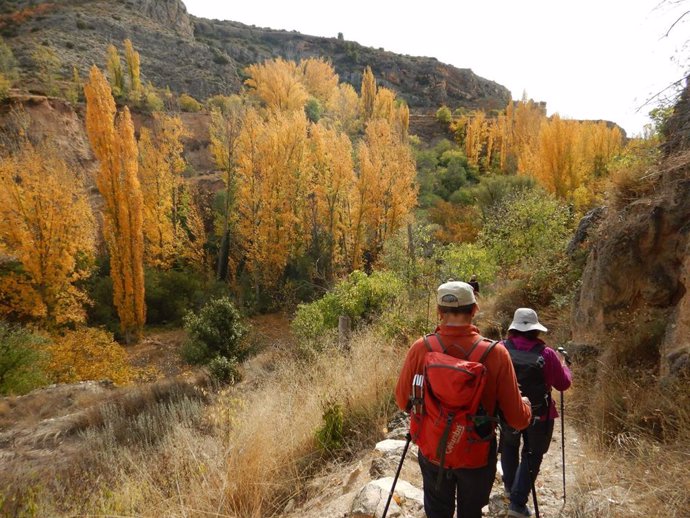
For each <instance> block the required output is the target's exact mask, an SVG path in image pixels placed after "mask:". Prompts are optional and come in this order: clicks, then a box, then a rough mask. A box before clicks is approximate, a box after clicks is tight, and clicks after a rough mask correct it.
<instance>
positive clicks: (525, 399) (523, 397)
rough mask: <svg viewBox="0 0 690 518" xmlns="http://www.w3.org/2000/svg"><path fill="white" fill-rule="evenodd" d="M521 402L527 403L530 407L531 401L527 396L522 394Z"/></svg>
mask: <svg viewBox="0 0 690 518" xmlns="http://www.w3.org/2000/svg"><path fill="white" fill-rule="evenodd" d="M522 402H523V403H525V404H526V405H528V406H529V407H530V408H532V403H530V402H529V398H526V397H525V396H522Z"/></svg>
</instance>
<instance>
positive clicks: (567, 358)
mask: <svg viewBox="0 0 690 518" xmlns="http://www.w3.org/2000/svg"><path fill="white" fill-rule="evenodd" d="M557 350H558V352H559V353H560V354H561V355H562V356H563V358H564V359H565V363H566V365H568V367H570V356H568V351H566V350H565V348H563V347H559V348H558V349H557ZM560 392H561V462H562V463H563V505H565V417H564V416H565V399H564V397H563V391H562V390H561V391H560Z"/></svg>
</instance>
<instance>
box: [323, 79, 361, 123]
mask: <svg viewBox="0 0 690 518" xmlns="http://www.w3.org/2000/svg"><path fill="white" fill-rule="evenodd" d="M326 109H327V120H328V124H329V125H331V126H334V127H336V128H338V129H340V130H341V131H344V132H345V133H347V134H348V135H354V134H355V133H357V131H358V130H359V128H360V127H361V123H360V119H359V96H358V95H357V92H355V89H354V88H353V87H352V85H350V84H347V83H340V85H338V90H337V91H336V93H335V94H334V95H333V97H331V99H330V101H329V102H328V104H327V106H326Z"/></svg>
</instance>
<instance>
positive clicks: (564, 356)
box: [556, 347, 570, 367]
mask: <svg viewBox="0 0 690 518" xmlns="http://www.w3.org/2000/svg"><path fill="white" fill-rule="evenodd" d="M556 350H557V351H558V359H559V360H561V365H563V366H564V367H565V366H566V365H568V366H570V356H568V351H566V350H565V349H564V348H563V347H559V348H558V349H556Z"/></svg>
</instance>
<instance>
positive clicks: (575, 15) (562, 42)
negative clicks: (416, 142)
mask: <svg viewBox="0 0 690 518" xmlns="http://www.w3.org/2000/svg"><path fill="white" fill-rule="evenodd" d="M183 1H184V3H185V4H186V6H187V9H188V11H189V12H190V13H191V14H193V15H195V16H200V17H204V18H217V19H221V20H234V21H238V22H242V23H245V24H249V25H252V24H253V25H257V26H259V27H270V28H272V29H286V30H297V31H299V32H302V33H304V34H311V35H317V36H328V37H335V36H336V35H337V34H338V33H339V32H342V33H343V34H344V37H345V39H346V40H351V41H356V42H358V43H360V44H362V45H366V46H370V47H377V48H378V47H383V48H385V49H386V50H389V51H392V52H397V53H400V54H411V55H416V56H433V57H435V58H437V59H438V60H439V61H442V62H444V63H449V64H451V65H455V66H457V67H460V68H471V69H472V70H473V71H474V72H475V73H476V74H478V75H480V76H482V77H485V78H487V79H491V80H493V81H496V82H497V83H499V84H502V85H504V86H506V87H507V88H508V89H509V90H510V91H511V92H512V95H513V98H514V99H519V98H521V97H522V94H523V92H525V91H526V92H527V95H528V96H529V97H531V98H533V99H535V100H539V101H546V102H547V106H548V111H549V114H552V113H555V112H558V113H559V114H560V115H561V116H563V117H568V118H578V119H607V120H612V121H614V122H617V123H618V124H620V125H621V126H622V127H623V128H624V129H625V130H626V131H627V132H628V135H633V134H639V133H640V132H641V131H642V128H643V126H644V124H646V123H647V122H649V119H648V117H647V113H648V112H649V110H650V109H651V108H653V107H654V106H655V105H654V104H652V105H650V106H648V107H642V108H641V109H640V110H639V112H638V113H636V110H637V109H638V108H640V107H641V106H642V105H643V104H644V102H645V101H646V100H647V99H648V98H650V97H651V96H652V95H654V94H655V93H657V92H658V91H659V90H662V89H663V88H664V87H665V86H667V85H668V84H670V83H672V82H673V81H676V80H678V79H680V78H682V77H683V70H684V69H686V70H687V68H688V56H689V55H690V52H689V49H688V48H687V45H686V47H685V48H683V45H684V44H685V43H686V40H687V39H688V38H689V37H690V30H688V29H689V28H690V25H689V23H690V16H688V17H687V18H686V19H683V20H682V21H681V22H680V23H679V24H678V25H676V27H675V28H674V29H673V30H672V31H671V34H670V36H669V37H664V34H665V33H666V32H667V30H668V29H669V28H670V27H671V25H672V24H673V22H674V21H675V20H676V19H677V18H678V17H679V16H680V15H681V14H682V13H683V12H684V10H688V9H690V0H666V2H663V1H662V0H578V1H572V0H569V1H566V0H522V1H521V0H471V1H467V0H465V1H463V0H456V1H453V2H447V1H438V0H426V1H423V0H422V1H419V0H418V1H409V0H399V1H390V0H342V1H340V2H328V1H323V0H322V1H320V2H316V1H306V0H251V1H247V0H243V1H242V2H236V1H223V2H221V1H217V0H183ZM679 2H680V5H677V4H678V3H679ZM679 61H682V63H679Z"/></svg>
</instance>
